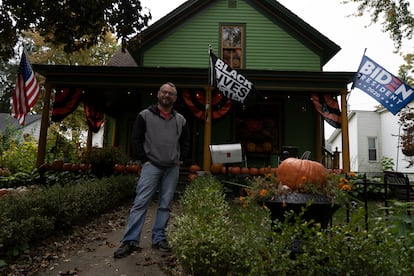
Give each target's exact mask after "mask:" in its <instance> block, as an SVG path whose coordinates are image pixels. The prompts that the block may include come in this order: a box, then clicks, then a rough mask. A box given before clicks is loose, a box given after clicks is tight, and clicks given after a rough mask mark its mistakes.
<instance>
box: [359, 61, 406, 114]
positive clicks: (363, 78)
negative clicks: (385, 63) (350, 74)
mask: <svg viewBox="0 0 414 276" xmlns="http://www.w3.org/2000/svg"><path fill="white" fill-rule="evenodd" d="M352 87H357V88H359V89H361V90H362V91H364V92H365V93H367V94H368V95H370V96H371V97H372V98H374V99H375V100H377V101H378V102H379V103H380V104H382V105H383V106H384V107H385V108H386V109H388V110H389V111H390V112H391V113H392V114H393V115H395V114H397V113H398V112H399V111H400V110H401V109H402V108H404V107H405V106H406V105H407V104H408V103H410V102H411V101H412V100H413V98H414V90H413V88H412V87H410V86H409V85H407V84H405V83H404V82H403V81H402V80H400V79H399V78H397V77H396V76H394V75H393V74H391V73H390V72H388V71H387V70H385V69H384V68H383V67H381V66H380V65H379V64H378V63H376V62H375V61H373V60H372V59H370V58H369V57H367V56H366V55H364V56H363V57H362V61H361V64H360V65H359V68H358V72H357V74H356V76H355V80H354V83H353V85H352Z"/></svg>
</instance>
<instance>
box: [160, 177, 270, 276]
mask: <svg viewBox="0 0 414 276" xmlns="http://www.w3.org/2000/svg"><path fill="white" fill-rule="evenodd" d="M180 202H181V205H182V214H181V215H180V216H178V217H176V219H175V220H174V224H173V225H174V226H173V227H172V228H169V229H168V231H167V235H168V239H169V241H170V244H171V247H172V250H173V252H174V254H175V255H176V257H177V258H178V260H179V261H180V264H181V265H182V266H183V267H184V269H185V270H186V271H187V272H189V273H192V274H194V275H226V274H228V273H230V274H231V273H234V272H238V273H248V272H249V271H252V270H254V271H257V272H260V270H261V264H260V262H258V261H260V259H261V256H260V254H257V252H258V251H259V250H260V249H261V248H263V247H264V246H265V245H266V240H267V238H268V237H269V236H268V231H270V221H269V220H268V219H267V218H268V216H267V214H266V213H265V212H263V211H262V210H260V206H258V205H257V206H248V207H249V210H250V211H249V213H250V214H254V216H253V217H251V216H246V215H245V213H244V212H243V211H241V209H242V207H241V206H240V205H239V206H238V207H237V208H236V209H232V208H231V205H230V203H229V202H227V201H226V200H225V196H224V192H223V188H222V186H221V184H220V183H219V182H218V181H217V180H216V179H215V178H214V177H211V176H205V177H198V178H196V179H195V180H194V181H193V182H192V183H191V185H189V186H188V188H187V189H186V190H185V191H184V194H183V196H182V198H181V201H180Z"/></svg>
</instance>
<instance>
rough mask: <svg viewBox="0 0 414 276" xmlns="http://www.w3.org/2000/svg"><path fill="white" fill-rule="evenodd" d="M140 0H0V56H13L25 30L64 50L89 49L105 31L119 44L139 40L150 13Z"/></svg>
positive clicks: (124, 44) (135, 42) (71, 51)
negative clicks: (36, 33) (115, 36)
mask: <svg viewBox="0 0 414 276" xmlns="http://www.w3.org/2000/svg"><path fill="white" fill-rule="evenodd" d="M142 10H143V8H142V6H141V3H140V1H139V0H100V1H88V0H71V1H56V0H37V1H21V0H0V45H1V46H0V56H1V58H2V59H3V60H5V61H6V60H8V59H9V58H11V57H13V55H14V54H15V51H16V47H15V46H16V44H17V42H18V40H19V37H20V36H21V34H22V33H23V32H25V31H28V30H30V31H33V32H38V33H39V34H40V36H42V37H43V38H44V39H45V42H50V43H52V44H54V45H64V46H63V49H64V51H65V52H66V53H73V52H76V51H78V50H81V49H87V48H90V47H91V46H93V45H96V44H97V43H98V42H99V40H100V39H103V38H104V37H105V35H106V34H107V33H108V32H112V33H116V34H117V37H118V39H119V40H120V41H121V45H122V47H123V48H125V47H126V46H127V45H136V44H137V43H139V33H140V31H141V30H142V29H143V28H145V27H146V26H148V22H149V20H150V19H151V13H149V12H148V14H144V13H142Z"/></svg>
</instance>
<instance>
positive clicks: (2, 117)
mask: <svg viewBox="0 0 414 276" xmlns="http://www.w3.org/2000/svg"><path fill="white" fill-rule="evenodd" d="M41 118H42V115H40V114H33V115H32V114H27V116H26V119H25V124H24V126H21V125H20V124H19V121H18V120H17V119H16V118H14V117H12V116H11V115H10V114H9V113H0V133H1V134H3V133H4V132H5V131H6V128H7V127H12V128H13V129H14V130H19V129H23V128H25V127H27V126H29V125H31V124H33V123H34V122H36V121H40V120H41Z"/></svg>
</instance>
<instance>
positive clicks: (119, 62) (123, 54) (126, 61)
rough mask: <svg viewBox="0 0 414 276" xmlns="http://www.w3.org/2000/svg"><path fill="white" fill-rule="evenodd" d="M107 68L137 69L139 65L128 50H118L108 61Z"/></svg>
mask: <svg viewBox="0 0 414 276" xmlns="http://www.w3.org/2000/svg"><path fill="white" fill-rule="evenodd" d="M107 66H125V67H137V66H138V65H137V63H136V62H135V60H134V59H133V58H132V56H131V54H130V53H129V51H128V50H127V49H125V51H122V49H118V50H116V52H115V53H114V55H113V56H112V57H111V59H110V60H109V61H108V64H107Z"/></svg>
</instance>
